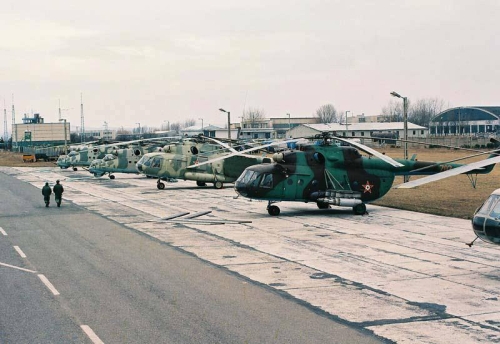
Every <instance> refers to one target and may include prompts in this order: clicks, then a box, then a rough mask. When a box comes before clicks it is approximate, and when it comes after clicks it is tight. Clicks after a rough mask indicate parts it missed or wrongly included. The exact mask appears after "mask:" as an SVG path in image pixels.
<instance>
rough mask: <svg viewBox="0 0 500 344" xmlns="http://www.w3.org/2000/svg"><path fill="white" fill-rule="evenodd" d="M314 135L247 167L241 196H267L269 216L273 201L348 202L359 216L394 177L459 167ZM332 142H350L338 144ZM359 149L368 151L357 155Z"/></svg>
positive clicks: (477, 169) (478, 169)
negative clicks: (267, 160)
mask: <svg viewBox="0 0 500 344" xmlns="http://www.w3.org/2000/svg"><path fill="white" fill-rule="evenodd" d="M316 138H317V139H320V140H318V141H317V142H315V143H312V144H311V143H309V144H302V145H299V146H298V149H297V150H287V151H284V152H281V153H276V154H274V155H273V163H261V164H258V165H253V166H250V167H248V168H246V169H245V171H244V172H243V173H242V174H241V176H240V177H239V178H238V179H237V180H236V182H235V186H234V188H235V191H236V192H237V193H238V194H239V195H241V196H243V197H246V198H250V199H257V200H267V201H268V205H267V211H268V213H269V215H272V216H277V215H279V214H280V208H279V207H278V206H276V205H274V204H275V203H277V202H280V201H298V202H305V203H308V202H314V203H316V205H317V207H318V208H320V209H327V208H329V207H330V206H332V205H334V206H341V207H352V210H353V212H354V214H356V215H363V214H365V213H366V204H367V203H370V202H372V201H375V200H377V199H379V198H381V197H382V196H384V195H385V194H386V193H387V192H388V191H389V190H390V189H391V187H392V184H393V182H394V178H395V176H413V175H428V174H435V173H439V172H443V171H447V170H452V169H456V168H459V167H460V166H464V165H462V164H456V163H450V162H447V163H435V162H421V161H417V160H415V157H412V159H410V160H407V159H392V158H389V157H388V156H385V155H384V154H381V153H378V152H376V151H375V150H373V149H371V148H369V147H367V146H365V145H363V144H360V143H357V142H353V141H350V140H347V139H344V138H341V137H338V136H335V135H334V133H322V134H321V135H319V136H317V137H316ZM336 141H340V142H344V143H347V144H349V146H342V145H340V146H339V145H337V144H335V142H336ZM358 149H359V151H363V152H365V153H368V154H369V155H370V156H369V157H365V156H362V155H361V154H360V152H359V151H358ZM230 156H231V155H228V156H226V157H223V158H222V159H224V158H226V159H227V158H230ZM485 161H486V162H485ZM499 161H500V160H498V157H496V158H493V159H486V160H483V163H482V165H480V164H478V165H475V166H474V167H473V168H471V169H469V170H468V171H467V173H469V174H472V173H474V174H484V173H489V172H491V170H492V169H493V167H494V164H495V163H496V162H499ZM486 166H487V167H486ZM459 173H460V172H459ZM462 173H464V172H462Z"/></svg>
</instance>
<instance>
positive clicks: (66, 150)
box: [59, 118, 68, 155]
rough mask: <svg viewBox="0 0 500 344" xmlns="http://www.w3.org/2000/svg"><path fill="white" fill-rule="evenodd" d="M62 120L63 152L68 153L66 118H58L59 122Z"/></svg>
mask: <svg viewBox="0 0 500 344" xmlns="http://www.w3.org/2000/svg"><path fill="white" fill-rule="evenodd" d="M61 121H64V154H65V155H66V154H68V148H67V141H68V139H67V135H66V132H67V131H66V118H60V119H59V122H61Z"/></svg>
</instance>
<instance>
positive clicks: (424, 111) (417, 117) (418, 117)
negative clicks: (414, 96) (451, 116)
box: [408, 98, 445, 127]
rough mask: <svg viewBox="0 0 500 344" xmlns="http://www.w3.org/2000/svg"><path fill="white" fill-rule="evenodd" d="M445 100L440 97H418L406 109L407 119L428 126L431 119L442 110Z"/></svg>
mask: <svg viewBox="0 0 500 344" xmlns="http://www.w3.org/2000/svg"><path fill="white" fill-rule="evenodd" d="M444 106H445V102H444V100H442V99H437V98H427V99H418V100H416V101H415V103H413V104H412V105H411V107H410V108H409V109H408V120H409V121H410V122H412V123H415V124H418V125H421V126H423V127H429V123H430V122H431V119H432V118H433V117H435V116H436V115H437V114H438V113H440V112H442V111H443V109H444Z"/></svg>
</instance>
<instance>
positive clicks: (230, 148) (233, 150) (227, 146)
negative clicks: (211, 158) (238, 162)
mask: <svg viewBox="0 0 500 344" xmlns="http://www.w3.org/2000/svg"><path fill="white" fill-rule="evenodd" d="M203 137H204V138H205V139H207V140H211V141H214V142H215V143H218V144H220V145H221V146H222V147H224V148H227V149H229V150H230V151H231V152H233V153H234V152H237V150H236V149H234V148H233V147H231V146H230V145H227V144H225V143H224V142H222V141H219V140H216V139H214V138H212V137H207V136H203Z"/></svg>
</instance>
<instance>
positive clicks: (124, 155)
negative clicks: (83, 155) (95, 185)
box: [89, 145, 161, 179]
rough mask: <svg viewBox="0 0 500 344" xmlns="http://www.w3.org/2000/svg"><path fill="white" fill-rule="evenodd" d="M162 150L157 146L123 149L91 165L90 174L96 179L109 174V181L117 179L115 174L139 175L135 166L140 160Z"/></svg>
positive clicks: (94, 161) (96, 160)
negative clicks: (145, 155) (146, 155)
mask: <svg viewBox="0 0 500 344" xmlns="http://www.w3.org/2000/svg"><path fill="white" fill-rule="evenodd" d="M159 150H161V148H160V147H158V146H156V145H147V146H144V147H142V146H136V147H130V148H122V149H118V150H115V151H113V152H112V153H108V154H106V155H105V156H104V158H102V159H95V160H93V161H92V162H91V163H90V166H89V172H90V173H92V174H93V175H94V177H102V176H104V175H105V174H108V176H109V179H115V175H114V174H113V173H135V174H137V173H139V172H138V171H137V168H136V167H135V165H136V164H137V162H138V161H139V159H140V158H141V157H142V156H143V155H144V154H147V153H151V152H155V151H159Z"/></svg>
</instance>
